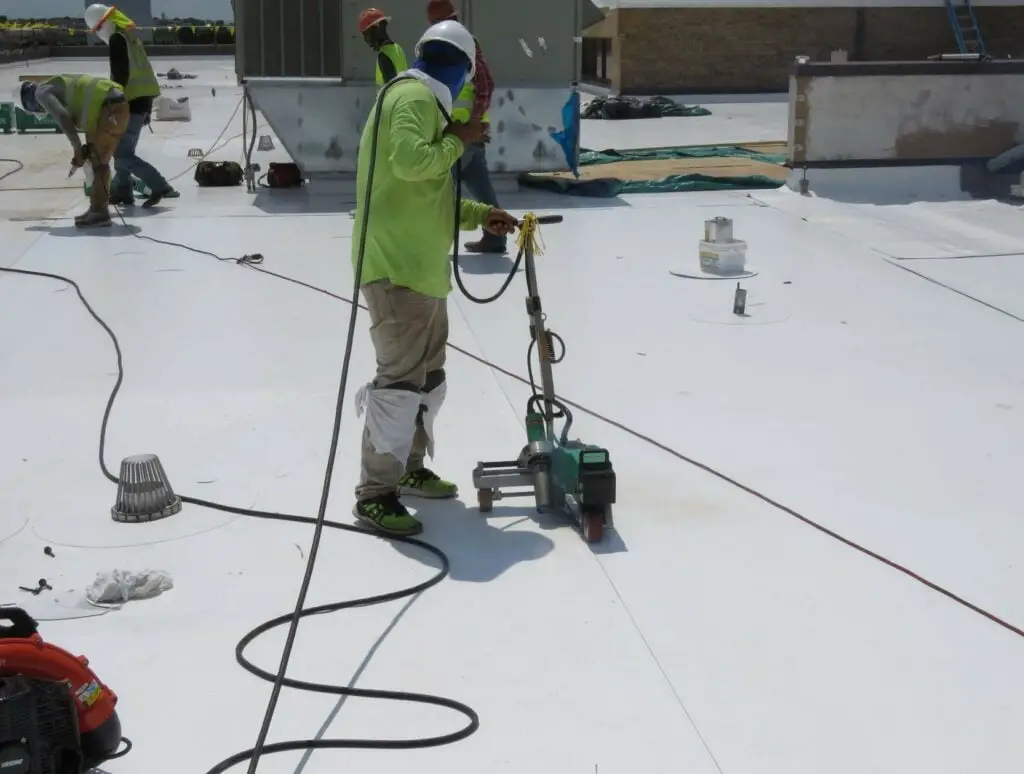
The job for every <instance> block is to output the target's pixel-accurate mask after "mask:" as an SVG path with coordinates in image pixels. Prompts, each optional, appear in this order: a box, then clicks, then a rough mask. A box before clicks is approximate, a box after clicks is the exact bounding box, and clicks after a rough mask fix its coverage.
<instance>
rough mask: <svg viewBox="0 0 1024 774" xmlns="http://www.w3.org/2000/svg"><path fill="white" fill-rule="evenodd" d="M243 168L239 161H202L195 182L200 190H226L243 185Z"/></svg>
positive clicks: (197, 165)
mask: <svg viewBox="0 0 1024 774" xmlns="http://www.w3.org/2000/svg"><path fill="white" fill-rule="evenodd" d="M242 177H243V174H242V167H241V165H240V164H239V163H238V162H237V161H200V162H199V163H198V164H196V172H195V180H196V185H198V186H199V187H200V188H226V187H228V186H232V185H241V184H242Z"/></svg>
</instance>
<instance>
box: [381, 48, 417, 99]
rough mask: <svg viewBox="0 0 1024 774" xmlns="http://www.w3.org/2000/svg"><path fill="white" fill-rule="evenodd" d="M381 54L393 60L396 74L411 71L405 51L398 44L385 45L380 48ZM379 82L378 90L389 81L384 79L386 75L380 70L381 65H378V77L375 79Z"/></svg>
mask: <svg viewBox="0 0 1024 774" xmlns="http://www.w3.org/2000/svg"><path fill="white" fill-rule="evenodd" d="M379 53H381V54H383V55H384V56H386V57H387V58H388V59H390V60H391V64H393V65H394V66H395V74H396V75H397V74H398V73H401V72H405V71H406V70H408V69H409V63H408V62H407V61H406V58H405V51H403V50H402V47H401V46H400V45H398V44H397V43H385V44H384V45H383V46H381V47H380V51H379ZM375 80H376V82H377V88H378V89H380V88H381V87H382V86H383V85H384V84H385V83H387V81H386V80H385V79H384V73H382V72H381V70H380V64H379V63H378V64H377V75H376V78H375Z"/></svg>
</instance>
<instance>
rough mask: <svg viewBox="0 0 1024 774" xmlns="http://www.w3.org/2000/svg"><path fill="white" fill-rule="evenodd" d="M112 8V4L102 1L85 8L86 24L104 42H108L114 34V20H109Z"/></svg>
mask: <svg viewBox="0 0 1024 774" xmlns="http://www.w3.org/2000/svg"><path fill="white" fill-rule="evenodd" d="M113 10H114V8H113V7H112V6H109V5H103V4H102V3H93V4H92V5H90V6H89V7H88V8H86V9H85V24H86V26H87V27H88V28H89V29H90V30H91V31H92V32H95V33H96V34H97V35H99V38H100V40H102V41H103V42H104V43H109V42H110V36H111V35H113V34H114V22H112V21H111V20H110V14H111V13H112V12H113Z"/></svg>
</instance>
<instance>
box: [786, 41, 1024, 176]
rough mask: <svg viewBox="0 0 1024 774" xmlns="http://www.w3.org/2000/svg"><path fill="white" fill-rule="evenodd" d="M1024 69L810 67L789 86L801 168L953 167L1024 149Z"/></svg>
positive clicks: (1002, 64) (989, 65) (979, 64)
mask: <svg viewBox="0 0 1024 774" xmlns="http://www.w3.org/2000/svg"><path fill="white" fill-rule="evenodd" d="M1022 96H1024V60H991V61H973V62H967V61H929V62H849V63H842V64H832V63H819V62H810V63H804V64H797V65H796V66H795V67H794V69H793V72H792V75H791V77H790V86H789V162H790V164H791V165H792V166H795V167H813V166H853V165H857V166H868V165H894V164H928V163H931V164H955V163H961V162H964V161H971V160H978V159H988V158H991V157H993V156H996V155H998V154H1000V153H1002V152H1004V151H1006V150H1009V149H1010V148H1012V147H1014V146H1015V145H1018V144H1020V143H1021V142H1024V99H1022Z"/></svg>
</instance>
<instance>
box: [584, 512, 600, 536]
mask: <svg viewBox="0 0 1024 774" xmlns="http://www.w3.org/2000/svg"><path fill="white" fill-rule="evenodd" d="M580 528H581V531H582V532H583V539H584V540H585V541H586V542H588V543H600V542H601V540H603V539H604V514H603V513H602V512H601V511H590V512H589V513H584V514H583V523H582V524H581V525H580Z"/></svg>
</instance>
